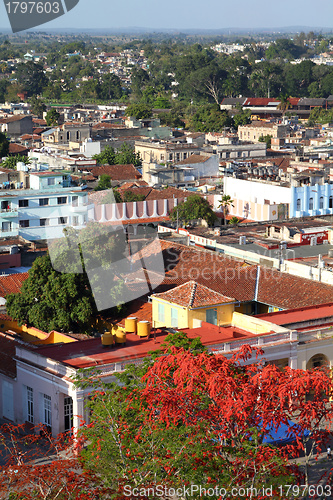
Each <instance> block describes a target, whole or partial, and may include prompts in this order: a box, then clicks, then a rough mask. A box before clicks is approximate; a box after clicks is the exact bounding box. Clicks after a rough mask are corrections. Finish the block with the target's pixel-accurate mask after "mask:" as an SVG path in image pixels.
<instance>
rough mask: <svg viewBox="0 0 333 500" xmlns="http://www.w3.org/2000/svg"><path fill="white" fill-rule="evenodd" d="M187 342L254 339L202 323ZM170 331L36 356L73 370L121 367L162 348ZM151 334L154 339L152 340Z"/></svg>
mask: <svg viewBox="0 0 333 500" xmlns="http://www.w3.org/2000/svg"><path fill="white" fill-rule="evenodd" d="M182 331H185V332H186V333H187V335H188V337H189V338H192V339H193V338H197V337H199V338H201V341H202V343H203V344H204V345H205V346H207V347H209V346H210V345H216V344H222V343H224V342H227V341H229V340H235V339H245V338H253V337H257V335H254V334H252V333H249V332H247V331H245V330H241V329H240V328H235V327H231V326H229V327H216V326H215V325H209V324H208V323H204V324H203V327H201V328H193V329H185V330H183V329H182ZM169 333H170V331H167V330H160V329H157V330H156V332H152V333H151V335H150V337H149V338H146V337H144V338H140V337H138V336H137V335H134V334H131V333H129V334H127V339H126V345H123V344H116V345H115V346H114V347H103V346H102V343H101V339H100V338H92V339H89V340H82V341H78V342H73V343H69V344H61V345H49V346H46V347H40V348H38V354H42V355H43V356H46V357H48V358H51V359H54V360H56V361H59V362H61V363H64V364H66V365H68V366H71V367H73V368H76V369H78V368H88V367H92V366H95V367H98V366H102V365H106V364H112V363H121V362H128V361H131V360H133V361H134V360H135V359H137V358H144V357H146V356H147V355H148V353H149V352H150V351H156V350H157V349H160V348H161V345H162V343H163V342H164V341H165V339H166V337H167V335H169ZM154 334H155V336H156V339H154Z"/></svg>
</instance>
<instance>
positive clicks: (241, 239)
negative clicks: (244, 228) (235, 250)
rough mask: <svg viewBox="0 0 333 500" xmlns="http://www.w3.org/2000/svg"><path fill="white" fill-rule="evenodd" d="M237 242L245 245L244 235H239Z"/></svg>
mask: <svg viewBox="0 0 333 500" xmlns="http://www.w3.org/2000/svg"><path fill="white" fill-rule="evenodd" d="M239 244H240V245H246V236H240V237H239Z"/></svg>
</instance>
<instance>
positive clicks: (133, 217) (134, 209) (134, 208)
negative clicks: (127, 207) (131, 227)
mask: <svg viewBox="0 0 333 500" xmlns="http://www.w3.org/2000/svg"><path fill="white" fill-rule="evenodd" d="M137 218H138V212H137V202H136V201H133V215H132V217H131V219H137Z"/></svg>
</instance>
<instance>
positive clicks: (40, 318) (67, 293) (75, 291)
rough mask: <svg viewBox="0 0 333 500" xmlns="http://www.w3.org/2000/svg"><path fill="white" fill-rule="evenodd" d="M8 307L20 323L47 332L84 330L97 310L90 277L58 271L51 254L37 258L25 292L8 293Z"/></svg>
mask: <svg viewBox="0 0 333 500" xmlns="http://www.w3.org/2000/svg"><path fill="white" fill-rule="evenodd" d="M6 306H7V312H8V314H9V315H10V316H11V317H12V318H13V319H15V320H17V321H18V323H19V324H20V325H22V324H25V323H27V324H29V325H33V326H35V327H36V328H39V329H40V330H43V331H45V332H50V331H51V330H60V331H65V332H69V331H71V330H74V331H82V330H83V329H84V328H85V324H86V322H88V321H89V319H90V318H91V316H92V314H93V312H94V311H95V305H94V301H93V298H92V294H91V290H90V287H89V282H88V281H87V276H86V275H85V274H75V273H71V274H64V273H60V272H57V271H55V270H54V269H53V267H52V264H51V260H50V256H49V255H48V254H47V255H45V256H43V257H38V258H37V259H36V260H35V262H34V263H33V265H32V268H31V269H30V271H29V277H28V279H27V280H26V281H25V282H24V283H23V285H22V288H21V293H14V294H10V295H8V296H7V304H6Z"/></svg>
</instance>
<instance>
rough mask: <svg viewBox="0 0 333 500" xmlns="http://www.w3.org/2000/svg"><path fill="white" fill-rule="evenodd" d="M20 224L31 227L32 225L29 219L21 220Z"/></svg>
mask: <svg viewBox="0 0 333 500" xmlns="http://www.w3.org/2000/svg"><path fill="white" fill-rule="evenodd" d="M19 226H20V227H29V226H30V221H29V220H20V221H19Z"/></svg>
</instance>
